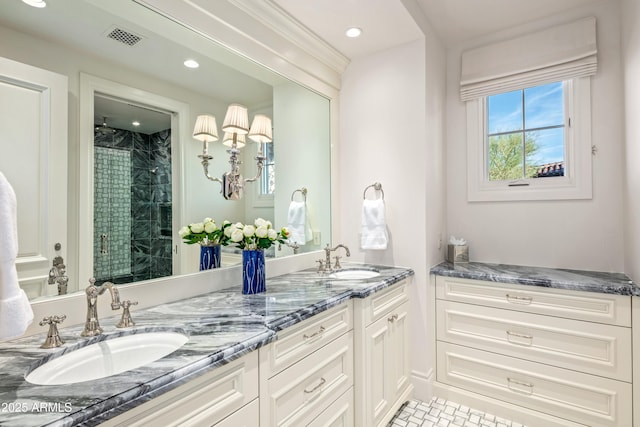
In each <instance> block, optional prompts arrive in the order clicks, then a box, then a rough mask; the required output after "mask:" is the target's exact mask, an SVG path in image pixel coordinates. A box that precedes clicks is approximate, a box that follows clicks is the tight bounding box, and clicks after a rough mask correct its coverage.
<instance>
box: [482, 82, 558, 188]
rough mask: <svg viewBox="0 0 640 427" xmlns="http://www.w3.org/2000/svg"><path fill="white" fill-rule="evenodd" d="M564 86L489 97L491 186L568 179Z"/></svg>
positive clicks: (553, 85) (555, 85)
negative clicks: (520, 181) (531, 180)
mask: <svg viewBox="0 0 640 427" xmlns="http://www.w3.org/2000/svg"><path fill="white" fill-rule="evenodd" d="M564 93H565V90H564V84H563V82H556V83H551V84H546V85H542V86H535V87H531V88H527V89H521V90H516V91H512V92H507V93H501V94H498V95H491V96H488V97H486V98H485V102H486V105H485V108H486V119H487V135H486V139H485V149H486V150H487V160H488V162H489V164H488V179H489V181H518V180H526V179H529V178H542V177H558V176H564V153H565V123H566V119H565V112H564V105H565V97H564Z"/></svg>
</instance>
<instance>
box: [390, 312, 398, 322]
mask: <svg viewBox="0 0 640 427" xmlns="http://www.w3.org/2000/svg"><path fill="white" fill-rule="evenodd" d="M396 320H398V313H395V314H392V315H391V316H389V317H387V321H388V322H395V321H396Z"/></svg>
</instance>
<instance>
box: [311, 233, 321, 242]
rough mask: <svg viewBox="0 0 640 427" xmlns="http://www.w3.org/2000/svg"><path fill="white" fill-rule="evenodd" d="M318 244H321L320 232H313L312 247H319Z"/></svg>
mask: <svg viewBox="0 0 640 427" xmlns="http://www.w3.org/2000/svg"><path fill="white" fill-rule="evenodd" d="M320 243H322V239H321V236H320V232H319V231H314V232H313V244H314V245H319V244H320Z"/></svg>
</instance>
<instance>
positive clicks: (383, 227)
mask: <svg viewBox="0 0 640 427" xmlns="http://www.w3.org/2000/svg"><path fill="white" fill-rule="evenodd" d="M388 241H389V236H388V234H387V223H386V220H385V217H384V200H383V199H375V200H367V199H365V200H364V202H363V203H362V234H361V238H360V247H361V248H362V249H374V250H384V249H387V243H388Z"/></svg>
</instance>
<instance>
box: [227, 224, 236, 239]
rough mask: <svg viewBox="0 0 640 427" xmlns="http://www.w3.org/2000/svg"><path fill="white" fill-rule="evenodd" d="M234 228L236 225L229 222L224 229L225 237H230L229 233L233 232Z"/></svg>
mask: <svg viewBox="0 0 640 427" xmlns="http://www.w3.org/2000/svg"><path fill="white" fill-rule="evenodd" d="M234 230H236V226H235V225H233V224H231V225H230V226H228V227H227V228H225V229H224V235H225V236H227V237H231V233H233V231H234Z"/></svg>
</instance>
